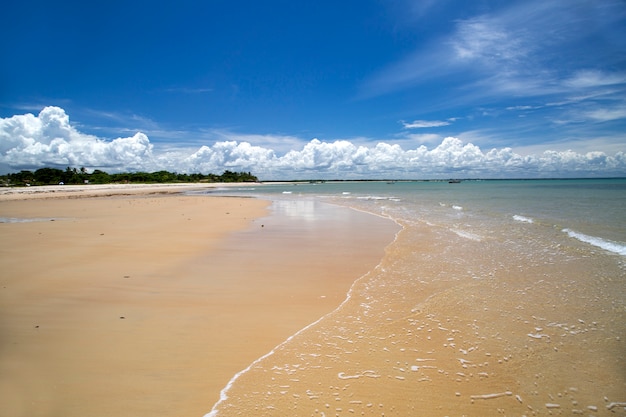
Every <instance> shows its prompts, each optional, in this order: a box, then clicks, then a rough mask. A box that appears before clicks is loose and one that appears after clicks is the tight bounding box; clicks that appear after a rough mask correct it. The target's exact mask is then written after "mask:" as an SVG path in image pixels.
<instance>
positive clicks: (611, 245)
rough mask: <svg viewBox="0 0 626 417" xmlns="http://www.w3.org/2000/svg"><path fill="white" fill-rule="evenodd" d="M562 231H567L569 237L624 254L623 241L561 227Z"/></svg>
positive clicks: (625, 251)
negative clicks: (614, 240)
mask: <svg viewBox="0 0 626 417" xmlns="http://www.w3.org/2000/svg"><path fill="white" fill-rule="evenodd" d="M563 232H565V233H567V234H568V236H569V237H573V238H574V239H578V240H580V241H581V242H585V243H589V244H590V245H593V246H597V247H599V248H602V249H604V250H608V251H609V252H613V253H617V254H619V255H623V256H626V245H625V244H623V243H618V242H613V241H611V240H607V239H602V238H599V237H595V236H589V235H585V234H583V233H579V232H576V231H574V230H571V229H563Z"/></svg>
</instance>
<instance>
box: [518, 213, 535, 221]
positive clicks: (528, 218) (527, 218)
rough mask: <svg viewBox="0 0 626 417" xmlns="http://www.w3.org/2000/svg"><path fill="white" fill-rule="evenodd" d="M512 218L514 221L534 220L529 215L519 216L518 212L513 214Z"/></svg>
mask: <svg viewBox="0 0 626 417" xmlns="http://www.w3.org/2000/svg"><path fill="white" fill-rule="evenodd" d="M513 220H515V221H516V222H522V223H534V222H535V221H534V220H533V219H531V218H530V217H526V216H520V215H519V214H516V215H514V216H513Z"/></svg>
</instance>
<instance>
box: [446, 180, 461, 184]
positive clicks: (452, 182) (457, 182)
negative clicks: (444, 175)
mask: <svg viewBox="0 0 626 417" xmlns="http://www.w3.org/2000/svg"><path fill="white" fill-rule="evenodd" d="M459 183H461V180H450V181H448V184H459Z"/></svg>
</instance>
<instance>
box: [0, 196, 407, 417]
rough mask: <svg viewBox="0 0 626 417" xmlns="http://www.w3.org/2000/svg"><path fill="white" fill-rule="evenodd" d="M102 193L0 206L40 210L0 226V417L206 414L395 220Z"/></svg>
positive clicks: (335, 289)
mask: <svg viewBox="0 0 626 417" xmlns="http://www.w3.org/2000/svg"><path fill="white" fill-rule="evenodd" d="M134 192H135V191H133V193H134ZM137 192H139V191H137ZM150 192H151V193H153V192H159V193H160V192H163V191H156V190H154V189H152V190H151V191H150ZM174 192H175V190H174V189H173V188H171V189H168V191H167V193H174ZM112 194H116V192H112V191H110V190H108V191H105V192H103V193H102V194H100V195H103V196H100V197H97V198H96V197H92V198H67V197H80V196H82V195H85V194H84V193H83V194H71V195H67V194H65V195H64V198H47V197H48V195H46V196H45V198H40V197H41V195H40V194H39V193H37V197H38V198H35V199H29V200H20V199H17V198H16V197H14V196H13V197H11V198H10V199H4V200H3V201H0V217H9V218H26V217H28V218H38V219H39V220H40V221H35V222H23V223H2V224H0V235H1V236H2V238H1V239H0V270H2V271H3V272H2V277H1V278H0V334H1V335H2V337H1V340H0V403H2V409H3V413H5V415H11V416H33V415H63V416H79V415H80V416H83V415H92V416H110V415H116V416H137V415H168V416H170V415H181V416H183V415H184V416H193V415H197V416H200V415H203V414H204V413H206V412H208V411H209V410H210V409H211V406H212V405H213V404H214V403H215V402H216V401H218V399H219V395H220V394H219V391H220V390H221V389H222V388H223V387H224V386H225V385H226V384H227V383H228V381H229V380H230V378H231V377H232V376H233V375H234V374H235V373H237V372H239V371H240V370H242V369H244V368H245V367H247V366H248V365H249V364H250V363H252V362H253V361H254V360H255V359H257V358H259V357H260V356H262V355H264V354H266V353H267V352H268V351H270V350H271V349H272V348H274V347H275V346H276V345H277V344H279V343H281V342H282V341H283V340H285V339H286V338H288V337H289V336H290V335H292V334H294V333H295V332H297V331H298V330H299V329H301V328H302V327H304V326H306V325H307V324H309V323H311V322H313V321H315V320H317V319H318V318H319V317H321V316H323V315H324V314H327V313H328V312H330V311H332V310H333V309H334V308H336V307H337V305H339V304H340V303H341V302H342V301H343V299H344V298H345V294H346V292H347V291H348V290H349V288H350V286H351V285H352V282H353V281H354V280H355V279H356V278H358V277H359V276H361V275H363V274H365V273H366V272H367V271H369V270H371V269H372V268H373V267H374V266H375V265H376V264H377V263H378V262H379V260H380V259H381V257H382V255H383V248H384V246H385V245H386V244H388V243H389V242H390V241H391V240H392V239H393V237H394V235H395V233H396V231H397V230H398V228H397V226H395V225H394V224H393V223H391V222H390V221H388V220H385V219H380V218H376V217H373V216H370V215H366V214H364V213H359V212H356V211H353V210H347V209H338V208H332V207H330V206H327V205H323V206H315V205H314V206H310V207H289V206H287V207H285V206H283V207H280V206H278V207H277V208H275V209H274V210H276V211H277V213H275V215H273V216H269V217H268V216H266V213H267V210H268V203H267V202H264V201H261V200H255V199H241V198H219V197H207V196H183V195H177V194H175V193H174V194H167V195H159V196H155V195H152V194H148V195H121V196H120V195H117V196H116V195H112ZM122 194H129V192H128V191H123V192H122ZM58 195H59V194H55V196H58ZM302 213H304V214H305V216H304V217H303V215H302ZM320 220H323V221H320Z"/></svg>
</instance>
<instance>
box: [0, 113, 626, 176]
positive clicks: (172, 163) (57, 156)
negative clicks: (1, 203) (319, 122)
mask: <svg viewBox="0 0 626 417" xmlns="http://www.w3.org/2000/svg"><path fill="white" fill-rule="evenodd" d="M1 165H7V166H9V167H10V168H11V169H13V170H19V169H37V168H41V167H46V166H47V167H61V168H64V167H67V166H70V167H86V168H87V169H95V168H98V169H104V170H106V171H108V172H119V171H156V170H160V169H166V170H169V171H176V172H187V173H192V172H202V173H209V172H212V173H221V172H223V171H224V170H231V171H251V172H252V173H253V174H255V175H257V176H258V177H260V178H261V179H266V180H270V179H311V178H325V179H332V178H341V179H359V178H372V179H375V178H397V179H401V178H449V177H460V178H462V177H483V178H536V177H586V176H618V175H619V176H624V175H626V154H625V153H624V152H623V151H620V152H617V153H616V154H614V155H607V154H605V153H603V152H598V151H592V152H587V153H578V152H574V151H571V150H568V151H545V152H543V153H540V154H534V155H525V156H522V155H520V154H518V153H516V152H514V151H513V149H511V148H502V149H491V150H488V151H484V150H482V149H480V147H478V146H476V145H474V144H472V143H466V142H463V141H462V140H460V139H458V138H453V137H447V138H444V139H443V140H441V142H440V143H438V144H436V146H431V147H427V146H425V145H420V146H418V147H416V148H414V149H403V148H402V147H401V146H400V145H398V144H391V143H385V142H379V143H376V144H372V145H367V144H361V145H356V144H355V143H353V142H352V141H348V140H336V141H331V142H325V141H321V140H318V139H313V140H311V141H309V142H308V143H306V144H304V146H302V147H301V148H300V149H292V150H289V151H287V152H284V153H282V154H281V153H278V152H277V151H276V150H274V149H270V148H268V147H263V146H254V145H252V144H251V143H249V142H246V141H238V140H220V141H217V142H215V143H213V144H212V145H205V146H201V147H200V148H198V149H196V150H191V151H190V150H187V149H182V148H181V149H174V150H172V148H171V146H169V147H168V149H167V150H164V151H159V150H158V149H157V148H156V147H155V146H154V145H153V144H151V143H150V140H149V139H148V137H147V136H146V135H145V134H143V133H136V134H135V135H133V136H131V137H126V138H117V139H113V140H104V139H101V138H97V137H95V136H91V135H87V134H84V133H81V132H80V131H78V130H77V129H76V128H74V127H73V126H72V125H71V124H70V120H69V117H68V115H67V114H66V113H65V111H64V110H63V109H61V108H59V107H46V108H44V109H43V110H42V111H41V112H40V113H39V115H37V116H35V115H32V114H25V115H17V116H13V117H9V118H5V119H0V166H1Z"/></svg>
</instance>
